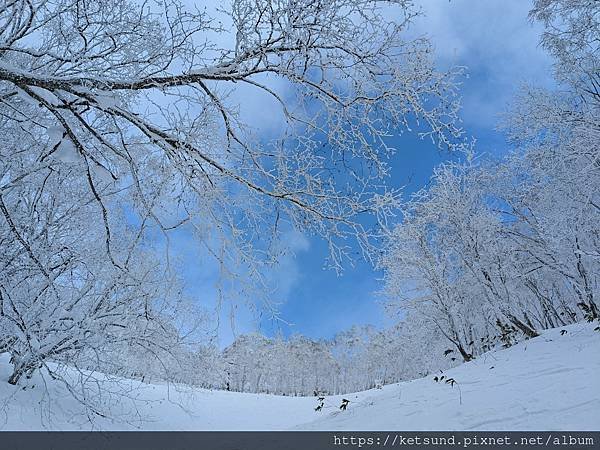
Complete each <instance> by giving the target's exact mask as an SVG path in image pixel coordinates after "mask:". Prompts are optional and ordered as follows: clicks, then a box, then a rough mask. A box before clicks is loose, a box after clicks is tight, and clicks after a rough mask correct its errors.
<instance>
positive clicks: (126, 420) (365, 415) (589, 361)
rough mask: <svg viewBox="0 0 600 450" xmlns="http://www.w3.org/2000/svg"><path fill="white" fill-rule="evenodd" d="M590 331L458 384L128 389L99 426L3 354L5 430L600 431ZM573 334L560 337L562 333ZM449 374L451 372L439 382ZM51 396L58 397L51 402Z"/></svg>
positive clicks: (494, 361)
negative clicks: (273, 391)
mask: <svg viewBox="0 0 600 450" xmlns="http://www.w3.org/2000/svg"><path fill="white" fill-rule="evenodd" d="M593 328H594V327H593V326H591V325H590V324H577V325H572V326H569V327H564V328H560V329H554V330H549V331H547V332H545V333H544V334H543V335H542V336H540V337H538V338H535V339H531V340H529V341H527V342H523V343H521V344H518V345H516V346H514V347H511V348H509V349H507V350H502V351H497V352H490V353H488V354H486V355H483V356H481V357H480V358H478V359H477V360H475V361H472V362H470V363H467V364H463V365H461V366H459V367H456V368H454V369H451V370H448V371H447V372H445V373H444V374H443V375H444V376H445V377H451V378H454V379H455V380H456V382H457V384H455V385H454V386H451V385H449V384H445V383H443V382H442V383H436V382H434V381H433V376H434V375H433V374H432V375H430V376H428V377H426V378H423V379H419V380H413V381H409V382H403V383H398V384H394V385H389V386H386V387H384V388H383V389H381V390H371V391H366V392H360V393H356V394H348V395H346V396H343V397H344V398H347V399H349V400H350V404H349V406H348V410H347V411H340V410H339V409H338V406H339V404H340V402H341V398H342V396H335V397H328V398H327V399H326V400H325V407H324V409H323V411H322V412H315V411H314V407H315V406H316V404H317V402H316V399H315V398H314V397H305V398H301V397H284V396H274V395H262V394H261V395H258V394H242V393H233V392H219V391H206V390H202V389H191V388H181V387H175V386H167V385H148V384H141V383H135V382H130V381H126V382H124V383H125V384H126V385H127V383H129V384H128V385H127V389H128V391H129V388H134V389H133V390H130V391H129V394H128V397H131V398H122V399H120V400H119V402H118V403H117V404H112V405H111V407H110V410H111V415H113V416H114V417H116V419H111V418H101V417H94V418H93V423H92V422H90V420H89V419H88V417H87V416H86V415H85V414H84V412H83V409H82V407H81V406H80V405H79V404H78V403H77V402H76V401H75V400H73V398H72V397H71V396H70V394H69V393H68V392H66V391H65V389H64V388H63V387H62V386H61V385H59V384H57V383H56V382H53V381H51V380H45V382H46V386H47V388H46V389H43V388H42V386H43V385H44V381H43V380H41V379H39V378H37V379H34V380H33V384H35V387H33V388H28V389H25V390H23V389H21V388H19V387H13V386H10V385H9V384H8V383H6V380H7V379H8V376H9V374H10V365H9V364H8V358H7V357H6V355H2V356H0V427H1V429H3V430H32V429H35V430H38V429H61V430H77V429H90V428H93V429H111V430H120V429H136V428H139V429H146V430H284V429H300V430H600V376H599V373H600V333H598V332H594V331H593ZM563 329H564V330H566V331H567V332H566V333H565V334H563V335H561V334H560V331H561V330H563ZM438 375H439V376H441V375H442V374H438ZM45 391H47V392H49V393H50V397H48V396H47V395H45V394H44V392H45Z"/></svg>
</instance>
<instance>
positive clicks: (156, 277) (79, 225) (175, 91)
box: [0, 0, 600, 409]
mask: <svg viewBox="0 0 600 450" xmlns="http://www.w3.org/2000/svg"><path fill="white" fill-rule="evenodd" d="M0 1H1V3H2V6H1V7H0V136H2V137H3V145H2V147H1V148H0V246H1V249H2V251H1V252H0V351H1V352H8V353H9V354H10V356H11V363H12V364H13V367H14V371H13V373H12V376H11V377H10V379H9V383H11V384H17V383H26V379H27V377H28V376H31V374H32V373H34V372H36V371H39V373H42V374H45V375H48V376H50V377H52V378H54V379H58V380H61V381H63V382H64V383H65V384H66V385H67V386H69V389H70V391H71V392H72V394H73V395H74V396H75V397H76V398H78V399H79V400H80V401H81V402H82V403H84V404H86V405H87V406H90V407H91V408H92V409H96V408H99V406H98V405H97V404H96V403H94V401H95V398H96V397H94V396H93V395H92V394H91V391H90V389H92V390H93V389H101V387H99V386H100V385H101V383H100V381H99V378H94V377H93V376H90V375H89V372H88V371H98V372H103V373H106V374H112V375H118V376H126V377H133V378H136V379H141V380H144V381H156V380H163V381H172V382H182V383H187V384H192V385H195V386H202V387H207V388H218V389H228V390H232V391H246V392H265V393H277V394H286V395H314V394H315V393H329V394H333V393H344V392H350V391H358V390H362V389H368V388H373V387H377V386H379V385H382V384H387V383H392V382H396V381H400V380H406V379H411V378H415V377H419V376H423V375H425V374H428V373H431V372H432V371H436V370H439V369H444V368H446V367H449V366H452V365H456V364H459V363H460V362H462V361H469V360H471V359H473V358H477V357H478V355H480V354H482V353H484V352H486V351H488V350H490V349H493V348H497V347H501V346H510V345H512V344H514V343H515V342H518V341H519V340H522V339H527V338H530V337H534V336H536V335H537V334H538V333H539V331H540V330H543V329H547V328H551V327H556V326H563V325H567V324H571V323H574V322H577V321H584V320H587V321H594V320H598V318H599V314H600V312H599V307H598V302H599V300H598V296H599V295H600V227H599V225H598V224H599V223H600V47H599V42H600V41H599V39H598V36H600V19H599V17H600V13H599V11H598V7H597V5H596V4H595V2H594V1H590V0H536V1H535V2H534V4H533V9H532V10H531V13H530V19H531V20H533V21H538V22H540V23H542V24H543V25H544V30H545V32H544V33H543V35H542V45H543V47H544V48H545V49H546V50H547V51H548V52H549V53H550V54H551V55H552V56H553V58H554V59H555V76H556V81H557V87H556V89H555V90H553V91H549V90H544V89H542V88H539V87H536V86H527V87H524V88H523V89H522V90H521V92H520V94H519V95H518V97H517V98H516V99H515V101H514V103H513V105H512V107H511V109H510V110H509V112H508V113H507V114H506V115H505V116H504V118H503V119H502V122H501V127H502V129H503V130H504V133H505V135H506V137H507V139H508V141H509V142H510V143H511V145H512V147H513V151H512V152H511V153H510V154H509V155H506V156H504V157H502V158H496V159H494V158H491V157H486V156H483V155H481V154H480V153H479V150H478V149H472V148H470V146H469V145H467V144H466V142H467V140H466V137H465V133H464V132H463V130H461V129H460V126H459V124H458V115H459V101H458V90H457V89H458V88H457V86H458V84H457V78H458V77H460V75H461V69H451V70H449V71H446V72H443V71H438V70H437V69H436V65H435V61H434V59H433V52H432V48H431V44H430V43H429V42H428V41H427V39H425V38H421V37H420V38H414V39H411V38H408V37H406V36H407V35H406V33H405V32H406V29H407V28H408V27H409V25H410V23H411V21H412V20H413V19H414V17H415V16H416V15H417V14H419V10H418V9H417V8H414V7H413V6H414V5H413V4H412V2H410V1H404V0H401V1H395V2H394V1H390V2H373V1H370V0H331V1H309V0H306V1H304V0H289V1H288V0H286V1H275V0H253V1H247V0H234V1H233V2H232V4H231V6H230V8H228V9H226V10H225V11H221V13H222V14H224V17H225V19H223V20H225V21H228V22H227V23H225V22H221V21H219V20H216V19H215V18H212V17H210V15H209V14H208V13H207V12H206V11H204V10H200V9H198V10H195V11H194V10H191V9H187V8H185V7H184V6H183V5H182V4H180V3H179V2H178V1H176V0H162V1H158V2H155V3H152V4H145V3H144V4H142V3H138V2H136V1H127V0H86V1H82V0H0ZM390 11H394V13H393V14H391V13H390ZM389 17H393V18H394V19H388V18H389ZM232 30H233V31H232ZM356 36H362V38H361V39H357V38H356ZM273 80H278V81H279V82H280V83H283V84H284V85H285V86H286V89H285V90H286V92H287V93H282V92H279V91H278V90H277V88H275V87H273V86H272V83H273ZM240 86H242V87H244V89H252V90H256V91H259V92H262V93H263V94H264V95H265V96H267V97H268V98H270V99H271V101H272V102H273V103H274V104H275V105H277V107H276V108H275V109H277V111H278V112H277V114H280V115H281V117H282V120H283V123H285V130H284V131H283V132H282V134H281V136H278V137H276V138H274V139H269V140H265V139H262V138H261V137H260V135H259V132H258V131H257V130H256V129H254V128H253V126H251V125H249V124H248V123H245V122H244V118H243V116H242V115H241V114H240V113H239V111H238V104H237V103H236V102H240V103H243V99H241V100H240V99H239V98H238V97H237V96H236V95H235V94H236V92H238V93H239V91H236V89H240ZM289 92H292V93H293V94H292V95H290V94H289ZM234 98H238V100H232V99H234ZM417 124H418V125H417ZM415 126H416V128H417V129H418V130H420V132H421V134H422V137H423V138H426V139H431V140H432V141H433V142H434V144H435V145H437V146H438V147H439V148H440V151H445V152H450V153H452V154H454V155H456V154H458V155H460V157H458V158H456V159H455V162H452V163H444V164H442V165H441V166H439V167H437V168H436V170H435V172H434V175H433V177H432V179H431V183H430V184H429V185H428V186H427V187H426V188H424V189H423V190H421V191H419V192H417V193H416V194H414V195H413V196H411V197H410V198H404V197H403V196H402V192H401V191H398V190H395V189H390V188H388V187H386V179H387V178H388V177H389V175H390V174H389V170H390V169H389V167H388V165H387V163H386V161H387V157H388V156H390V154H391V153H392V152H393V149H391V148H389V147H388V144H387V141H386V138H387V137H388V136H390V135H394V134H400V133H403V132H408V131H409V130H410V129H411V128H415ZM365 217H366V218H365ZM398 219H399V220H398ZM367 224H368V225H367ZM184 227H186V229H189V230H192V231H193V233H194V238H195V239H197V240H198V242H200V243H201V244H202V245H203V246H204V247H205V248H206V249H207V252H208V253H209V254H211V255H212V256H213V257H214V259H215V261H217V263H218V264H219V266H220V267H221V268H222V271H223V273H225V274H227V276H228V277H229V281H228V283H227V284H231V285H235V286H236V287H235V289H237V290H241V291H242V293H243V294H246V295H247V296H248V298H253V299H257V300H256V304H255V307H257V308H261V309H263V310H266V311H269V313H271V314H277V312H276V310H275V307H276V306H275V304H274V303H273V302H272V301H271V299H269V298H268V295H266V292H267V291H268V290H267V289H265V288H264V284H263V283H264V279H263V269H265V268H268V267H272V266H273V265H276V264H277V262H278V258H279V257H280V256H281V254H282V252H281V237H282V235H283V233H284V232H285V231H286V230H287V229H289V228H294V229H297V230H300V231H301V232H303V233H306V234H308V235H316V236H320V237H322V238H323V239H324V240H325V241H326V242H327V244H328V247H329V255H330V258H329V263H330V266H331V267H332V268H333V269H337V270H341V269H342V268H343V266H344V264H345V263H346V262H348V261H349V260H350V259H351V258H352V257H353V256H352V255H354V254H355V253H356V251H355V250H356V248H358V249H359V253H360V254H361V255H362V256H364V257H366V258H367V259H368V260H370V261H372V262H373V263H374V264H375V265H376V266H377V267H379V268H380V269H382V270H383V273H384V286H383V287H382V289H381V292H380V293H379V294H380V295H381V298H382V299H383V301H384V302H385V304H386V305H387V309H388V311H389V313H390V314H392V315H393V316H394V317H395V318H397V325H395V326H394V327H391V328H390V329H387V330H374V329H371V328H369V327H365V328H352V329H350V330H348V331H346V332H344V333H340V334H338V335H336V336H335V337H334V338H332V339H330V340H320V341H314V340H310V339H308V338H305V337H302V336H294V337H291V338H289V339H283V338H267V337H264V336H261V335H259V334H250V335H243V336H239V337H237V339H236V340H235V341H234V342H233V343H232V344H231V345H230V346H228V347H227V348H225V349H222V350H221V349H218V348H215V347H213V346H211V345H209V344H207V343H206V342H203V341H202V336H203V335H204V331H203V330H204V327H205V325H206V322H207V320H208V319H207V313H206V311H204V310H203V309H202V308H201V306H200V305H201V300H202V299H192V298H188V296H186V294H185V292H186V291H185V289H183V287H182V282H181V279H180V277H179V276H178V274H177V271H176V270H175V269H174V268H175V265H174V264H173V263H172V261H171V258H172V257H173V255H172V254H171V251H170V246H169V241H170V236H171V235H172V232H173V231H174V230H177V229H180V228H184ZM349 242H353V243H354V244H353V246H354V247H352V246H351V245H350V244H349ZM351 247H352V248H351ZM382 249H384V250H382ZM257 293H258V294H260V295H257ZM223 296H224V297H226V296H227V292H224V293H223ZM66 367H69V368H73V367H75V368H77V369H78V370H79V373H81V376H80V377H79V379H76V380H75V379H72V378H67V377H66V376H65V375H64V374H65V372H64V369H65V368H66ZM92 385H93V386H92ZM94 392H97V391H94ZM115 395H117V393H115Z"/></svg>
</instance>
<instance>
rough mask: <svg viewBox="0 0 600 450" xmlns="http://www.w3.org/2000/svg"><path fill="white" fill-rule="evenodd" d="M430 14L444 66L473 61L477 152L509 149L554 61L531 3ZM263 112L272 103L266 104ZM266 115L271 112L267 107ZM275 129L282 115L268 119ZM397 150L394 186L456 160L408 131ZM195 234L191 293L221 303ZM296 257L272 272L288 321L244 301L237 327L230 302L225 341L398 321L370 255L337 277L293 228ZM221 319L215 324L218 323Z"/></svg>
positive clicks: (449, 7)
mask: <svg viewBox="0 0 600 450" xmlns="http://www.w3.org/2000/svg"><path fill="white" fill-rule="evenodd" d="M417 3H418V4H420V5H421V6H422V8H423V10H424V12H425V16H424V17H422V18H420V19H418V21H417V22H416V23H415V26H414V28H413V30H412V33H415V34H427V35H429V36H430V37H431V39H432V41H433V43H434V45H435V48H436V52H437V56H438V64H439V66H440V67H442V68H443V67H448V66H450V65H453V64H454V65H461V66H466V68H467V74H468V77H467V78H466V79H463V85H462V88H461V91H462V97H463V112H462V119H463V122H464V123H463V126H464V128H465V130H466V131H467V133H468V134H469V135H471V136H474V137H475V138H476V139H477V144H476V150H477V151H478V152H479V153H491V154H496V155H497V154H501V153H503V152H506V151H507V150H508V147H507V146H506V144H505V143H504V141H503V138H502V136H501V135H500V134H499V133H498V132H497V131H495V126H496V123H497V121H498V115H499V114H500V113H502V112H503V111H506V109H507V107H508V104H509V102H510V100H511V98H512V96H513V95H514V93H515V92H516V91H517V90H518V89H519V87H520V86H521V85H522V84H523V83H526V82H528V83H535V84H536V85H538V86H540V85H541V86H549V85H551V83H552V81H551V79H552V78H551V61H550V59H549V58H548V56H547V55H546V54H545V53H544V51H543V50H542V49H541V48H539V46H538V40H539V28H538V27H537V26H534V25H532V24H531V23H529V21H528V19H527V12H528V10H529V7H530V2H529V1H525V0H486V1H473V0H451V1H446V0H420V1H418V2H417ZM263 107H264V105H262V104H261V99H260V98H258V97H257V98H254V97H247V98H245V105H244V108H243V109H242V111H246V114H248V116H249V117H250V116H252V114H253V112H255V111H260V110H261V108H263ZM263 111H264V110H263ZM261 118H264V114H261ZM263 126H264V127H265V129H264V131H265V132H268V131H270V130H272V128H273V127H276V122H275V123H272V124H266V125H265V124H264V123H263ZM394 144H395V147H396V148H397V149H398V152H397V155H396V156H395V157H394V159H393V161H392V168H393V170H392V177H393V178H392V183H393V184H394V185H396V186H399V185H406V191H405V192H406V194H407V195H410V193H411V192H414V191H415V190H418V189H420V188H422V187H423V186H425V185H426V183H427V182H428V180H429V178H430V176H431V173H432V170H433V168H434V167H435V166H436V165H437V164H439V163H440V162H442V161H443V160H446V159H448V158H449V157H451V156H450V155H448V154H447V153H442V152H440V151H438V150H437V149H436V148H435V147H434V146H433V145H432V144H431V143H430V142H428V141H421V140H419V139H417V138H416V137H415V136H411V135H406V136H403V137H402V138H399V139H396V140H395V141H394ZM190 239H191V237H189V236H187V235H182V236H178V239H177V244H176V251H178V252H180V253H181V256H182V259H183V261H184V263H185V264H184V266H185V270H184V272H183V273H182V275H183V278H184V281H185V283H186V286H187V291H188V292H189V293H190V294H191V295H192V296H194V297H197V298H199V299H202V301H203V303H205V304H206V305H211V304H212V305H214V302H215V298H216V290H215V278H216V275H217V273H216V268H214V267H213V266H212V265H211V263H210V262H209V261H206V260H203V259H202V257H201V256H200V254H199V253H198V252H197V251H196V250H195V247H194V245H193V243H192V242H191V240H190ZM289 242H291V244H292V247H293V249H294V250H295V256H288V257H286V258H284V259H283V261H282V263H281V264H280V266H279V267H277V268H275V269H274V270H273V272H272V273H271V274H270V277H271V278H272V279H274V280H277V283H278V294H279V296H281V297H283V298H284V300H285V302H284V303H283V304H282V305H281V307H280V311H281V318H282V319H284V320H285V321H287V322H289V323H290V325H288V324H284V323H283V322H277V323H274V322H271V321H269V320H264V319H262V320H260V318H257V316H256V314H253V313H252V312H251V311H249V309H248V308H247V307H246V306H245V305H244V304H243V302H242V303H239V302H238V303H236V306H235V308H236V318H235V327H234V329H233V330H232V328H231V324H230V321H229V319H228V315H229V309H230V305H228V304H227V303H225V304H224V305H223V310H222V312H221V313H220V317H219V319H220V320H219V324H218V331H219V335H220V336H219V342H220V344H221V345H227V344H228V343H229V342H231V340H232V338H233V336H234V335H235V334H236V333H237V334H239V333H244V332H251V331H257V330H258V331H262V332H263V333H265V334H267V335H273V334H274V333H277V332H281V333H283V334H284V335H290V334H294V333H300V334H304V335H307V336H309V337H311V338H322V337H324V338H328V337H331V336H333V335H334V334H335V333H337V332H339V331H342V330H344V329H347V328H349V327H351V326H352V325H364V324H373V325H375V326H377V327H382V326H385V325H388V324H390V321H389V319H386V317H385V315H384V312H383V310H382V309H381V307H380V306H379V304H378V297H377V295H376V294H375V293H376V291H377V290H378V289H379V287H380V284H379V279H380V277H381V274H380V273H378V272H376V271H375V270H373V268H372V267H371V266H370V265H369V264H367V263H364V262H362V263H361V262H359V263H357V264H356V266H355V267H353V268H347V269H346V271H345V272H344V273H342V274H341V275H340V276H338V275H337V274H336V273H335V272H334V271H333V270H324V269H323V264H324V261H325V259H326V257H327V248H326V245H325V244H324V243H323V242H322V241H320V240H319V239H316V238H307V237H305V236H301V235H298V234H296V233H290V236H289ZM216 328H217V325H216V324H215V329H216Z"/></svg>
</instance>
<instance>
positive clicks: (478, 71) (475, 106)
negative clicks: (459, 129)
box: [412, 0, 552, 126]
mask: <svg viewBox="0 0 600 450" xmlns="http://www.w3.org/2000/svg"><path fill="white" fill-rule="evenodd" d="M417 3H418V5H419V6H420V7H422V9H423V11H424V12H425V16H424V17H421V18H418V19H417V20H416V22H415V24H414V28H413V30H412V32H413V33H417V34H426V35H428V36H430V37H431V39H432V41H433V44H434V46H435V49H436V56H437V57H438V60H439V63H440V65H441V66H442V67H447V66H450V65H464V66H467V72H468V73H470V74H471V76H472V77H474V78H476V80H472V81H468V82H466V83H465V88H464V89H463V91H462V95H463V98H464V105H465V109H464V116H465V119H466V120H467V121H468V122H472V123H474V124H476V125H480V126H493V125H494V124H495V122H496V114H497V113H499V112H501V111H503V110H504V109H505V108H506V105H507V103H508V102H509V101H510V99H511V98H512V96H513V95H514V93H515V91H516V90H517V89H518V88H519V86H520V85H521V84H522V83H523V82H535V83H536V84H537V85H540V84H542V85H551V84H552V70H551V63H552V61H551V59H550V57H549V56H548V55H547V54H546V53H545V52H544V50H543V49H541V48H540V46H539V44H538V42H539V36H540V31H541V30H540V27H539V25H538V24H532V23H531V22H530V21H529V20H528V18H527V14H528V12H529V9H530V8H531V2H529V1H525V0H485V1H474V0H451V1H439V0H418V2H417Z"/></svg>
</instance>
